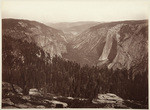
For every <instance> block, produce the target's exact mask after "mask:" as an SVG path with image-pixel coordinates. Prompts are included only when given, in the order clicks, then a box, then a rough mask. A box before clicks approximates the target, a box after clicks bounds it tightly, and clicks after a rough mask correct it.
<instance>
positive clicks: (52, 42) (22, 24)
mask: <svg viewBox="0 0 150 110" xmlns="http://www.w3.org/2000/svg"><path fill="white" fill-rule="evenodd" d="M2 34H3V35H7V36H11V37H13V38H15V39H21V40H22V41H24V40H25V41H27V42H34V43H35V44H36V45H37V46H39V47H41V48H42V49H43V50H44V51H45V52H47V53H49V54H50V55H51V56H54V55H58V56H62V53H65V52H67V50H66V43H67V42H66V39H65V37H64V36H65V35H64V33H63V32H62V31H60V30H56V29H54V28H51V27H48V26H46V25H44V24H42V23H39V22H36V21H29V20H19V19H3V20H2Z"/></svg>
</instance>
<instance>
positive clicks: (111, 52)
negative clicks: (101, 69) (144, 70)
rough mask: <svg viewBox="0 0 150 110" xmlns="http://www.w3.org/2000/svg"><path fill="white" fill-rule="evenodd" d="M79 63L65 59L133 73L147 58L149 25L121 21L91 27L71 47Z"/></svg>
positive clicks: (144, 22)
mask: <svg viewBox="0 0 150 110" xmlns="http://www.w3.org/2000/svg"><path fill="white" fill-rule="evenodd" d="M71 45H72V49H74V50H76V52H75V53H78V56H80V59H77V60H76V59H72V58H71V57H70V54H69V53H68V54H65V57H66V58H68V59H71V60H75V61H78V62H79V63H81V64H89V65H98V66H103V65H107V66H108V68H113V69H117V68H119V69H123V68H126V69H130V67H132V66H134V65H136V64H139V63H140V62H141V61H142V60H143V58H147V56H148V22H147V21H146V20H141V21H120V22H110V23H102V24H99V25H97V26H94V27H91V28H89V29H88V30H86V31H85V32H83V33H82V34H80V35H79V36H78V37H76V40H75V42H73V43H72V44H71Z"/></svg>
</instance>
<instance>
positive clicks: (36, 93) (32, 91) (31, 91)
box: [29, 88, 41, 96]
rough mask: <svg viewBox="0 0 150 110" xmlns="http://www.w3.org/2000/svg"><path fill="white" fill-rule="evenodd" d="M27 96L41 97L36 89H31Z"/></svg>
mask: <svg viewBox="0 0 150 110" xmlns="http://www.w3.org/2000/svg"><path fill="white" fill-rule="evenodd" d="M29 95H33V96H41V93H40V92H39V91H38V89H36V88H32V89H30V90H29Z"/></svg>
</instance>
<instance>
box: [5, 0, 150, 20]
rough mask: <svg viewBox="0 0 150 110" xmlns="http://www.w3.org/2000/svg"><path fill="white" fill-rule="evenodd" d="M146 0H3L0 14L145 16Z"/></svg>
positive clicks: (26, 16) (52, 17)
mask: <svg viewBox="0 0 150 110" xmlns="http://www.w3.org/2000/svg"><path fill="white" fill-rule="evenodd" d="M148 1H149V0H138V1H137V0H116V1H114V0H109V1H106V0H82V2H81V0H80V1H79V0H60V1H58V0H39V1H37V0H3V1H2V18H17V19H28V20H36V21H40V22H72V21H119V20H130V19H133V20H136V19H147V18H148V10H149V6H150V4H149V2H148Z"/></svg>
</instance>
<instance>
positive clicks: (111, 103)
mask: <svg viewBox="0 0 150 110" xmlns="http://www.w3.org/2000/svg"><path fill="white" fill-rule="evenodd" d="M92 103H94V104H106V105H105V108H127V106H126V105H125V104H124V100H123V99H122V98H120V97H118V96H117V95H115V94H112V93H107V94H98V98H97V99H93V100H92Z"/></svg>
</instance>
